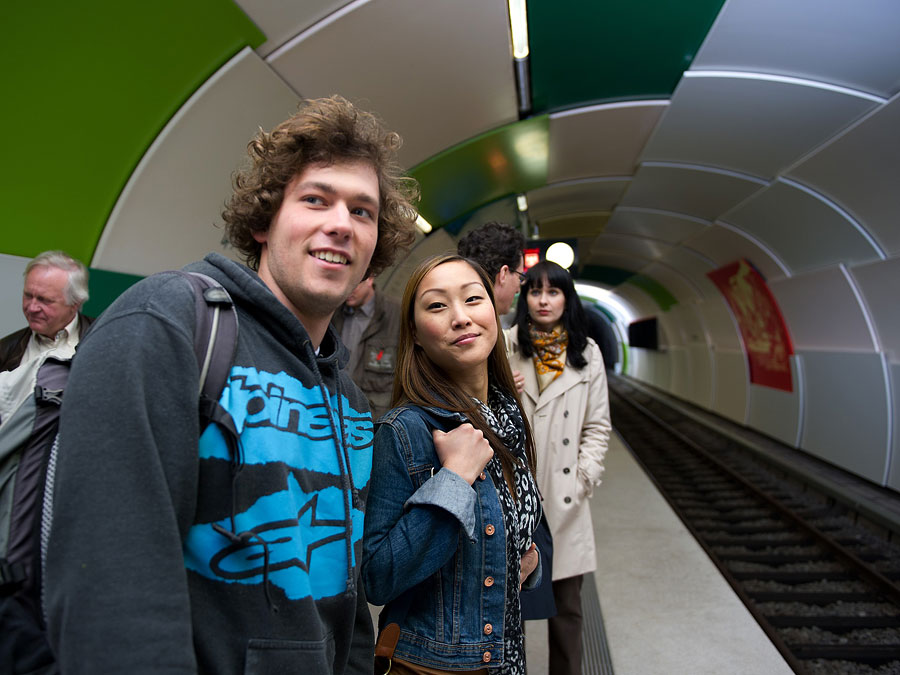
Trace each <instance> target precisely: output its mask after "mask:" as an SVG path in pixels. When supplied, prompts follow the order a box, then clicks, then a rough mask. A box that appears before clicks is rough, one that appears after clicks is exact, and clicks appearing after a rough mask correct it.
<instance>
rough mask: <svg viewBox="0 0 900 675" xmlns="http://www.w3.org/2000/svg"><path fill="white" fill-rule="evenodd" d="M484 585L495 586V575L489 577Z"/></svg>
mask: <svg viewBox="0 0 900 675" xmlns="http://www.w3.org/2000/svg"><path fill="white" fill-rule="evenodd" d="M484 585H485V586H487V587H488V588H490V587H491V586H493V585H494V577H487V578H486V579H485V580H484Z"/></svg>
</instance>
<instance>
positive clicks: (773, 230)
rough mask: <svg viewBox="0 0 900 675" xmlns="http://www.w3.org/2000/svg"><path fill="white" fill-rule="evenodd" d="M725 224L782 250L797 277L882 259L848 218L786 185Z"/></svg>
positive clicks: (756, 197) (763, 194)
mask: <svg viewBox="0 0 900 675" xmlns="http://www.w3.org/2000/svg"><path fill="white" fill-rule="evenodd" d="M722 220H724V221H726V222H728V223H730V224H732V225H736V226H738V227H740V228H741V229H743V230H745V231H746V232H749V233H750V234H751V235H752V236H754V237H755V238H757V239H759V240H760V241H762V242H764V243H765V244H767V245H768V246H769V247H771V248H772V249H773V250H775V251H778V255H779V257H780V258H781V259H782V260H783V261H784V262H785V263H786V264H787V265H788V266H789V267H790V268H791V270H792V271H793V272H794V273H796V272H801V271H805V270H812V269H816V268H820V267H824V266H826V265H834V264H837V263H840V262H855V263H863V262H869V261H871V260H875V259H878V258H880V257H882V255H881V254H880V252H879V251H878V250H877V249H876V248H874V247H873V244H872V241H871V240H870V239H867V238H866V237H865V236H864V234H863V233H861V232H860V231H859V230H858V229H857V228H856V227H855V226H854V224H853V223H852V222H851V221H850V220H848V218H847V217H846V215H845V214H843V213H841V212H840V211H838V210H836V209H835V208H834V207H833V206H832V205H830V204H828V203H826V202H825V201H823V200H822V199H817V198H816V197H815V196H813V194H811V193H810V192H807V191H805V190H802V189H798V187H795V186H793V185H789V184H788V183H785V182H784V181H782V180H779V181H776V182H775V183H773V184H772V185H771V186H770V187H769V188H767V189H765V190H762V191H761V192H759V193H757V194H755V195H753V197H751V198H750V199H748V200H747V201H746V202H744V203H743V204H742V205H741V206H739V207H738V208H737V209H735V210H734V211H732V212H730V213H728V214H726V215H725V216H723V218H722Z"/></svg>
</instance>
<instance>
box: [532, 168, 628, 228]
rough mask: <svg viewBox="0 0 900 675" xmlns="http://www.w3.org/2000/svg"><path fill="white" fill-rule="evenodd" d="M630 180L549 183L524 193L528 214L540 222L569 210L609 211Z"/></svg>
mask: <svg viewBox="0 0 900 675" xmlns="http://www.w3.org/2000/svg"><path fill="white" fill-rule="evenodd" d="M630 182H631V181H630V179H621V178H594V179H584V180H577V181H566V182H565V183H550V184H549V185H545V186H544V187H541V188H538V189H536V190H530V191H529V192H528V193H527V196H528V215H529V216H530V217H531V218H532V219H533V220H537V221H540V220H543V219H546V218H552V217H554V216H558V215H564V214H567V213H572V212H576V213H577V212H584V211H603V212H609V211H612V210H613V208H615V206H616V204H618V203H619V201H620V200H621V199H622V195H623V194H624V193H625V190H626V189H627V188H628V185H629V183H630Z"/></svg>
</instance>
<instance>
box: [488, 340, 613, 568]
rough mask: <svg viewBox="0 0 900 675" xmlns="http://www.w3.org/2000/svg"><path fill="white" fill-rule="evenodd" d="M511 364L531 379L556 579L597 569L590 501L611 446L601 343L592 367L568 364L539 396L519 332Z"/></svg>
mask: <svg viewBox="0 0 900 675" xmlns="http://www.w3.org/2000/svg"><path fill="white" fill-rule="evenodd" d="M506 339H507V345H508V348H509V364H510V366H511V367H512V369H513V370H518V371H520V372H521V373H522V375H523V376H524V377H525V390H524V391H523V392H522V394H521V398H522V405H523V407H524V408H525V414H526V416H527V417H528V421H529V422H530V423H531V426H532V430H533V432H534V446H535V451H536V453H537V481H538V487H540V489H541V493H542V494H543V497H544V510H545V512H546V514H547V521H548V522H549V523H550V531H551V532H552V533H553V579H554V580H557V579H566V578H568V577H572V576H575V575H578V574H586V573H587V572H593V571H594V570H595V569H596V568H597V556H596V550H595V546H594V528H593V524H592V522H591V511H590V505H589V504H588V499H589V498H590V495H591V492H592V491H593V489H594V487H595V486H597V485H599V484H600V475H601V474H602V473H603V456H604V455H605V454H606V449H607V447H608V445H609V434H610V431H611V430H612V426H611V424H610V421H609V397H608V394H607V389H606V369H605V368H604V365H603V357H602V356H601V354H600V349H599V347H597V344H596V343H595V342H594V341H593V340H591V339H590V338H588V346H587V350H586V351H587V353H586V354H585V356H586V358H587V365H586V366H585V367H584V368H582V369H581V370H576V369H575V368H572V367H571V366H569V365H568V364H566V368H565V370H564V371H563V373H562V375H560V376H559V377H558V378H556V379H555V380H554V381H553V382H551V383H550V385H549V386H548V387H547V388H546V389H545V390H544V391H543V392H541V393H538V383H537V375H536V374H535V371H534V362H533V361H532V360H531V358H526V357H523V356H522V354H521V353H520V352H519V345H518V339H517V335H516V328H515V327H513V328H511V329H509V330H507V331H506Z"/></svg>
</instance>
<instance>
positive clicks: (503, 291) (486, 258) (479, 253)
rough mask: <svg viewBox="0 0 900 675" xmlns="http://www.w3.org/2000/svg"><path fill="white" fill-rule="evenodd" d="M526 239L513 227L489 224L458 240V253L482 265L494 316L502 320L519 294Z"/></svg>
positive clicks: (523, 267) (494, 222) (502, 224)
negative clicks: (489, 282) (490, 284)
mask: <svg viewBox="0 0 900 675" xmlns="http://www.w3.org/2000/svg"><path fill="white" fill-rule="evenodd" d="M524 250H525V237H524V236H522V233H521V232H519V230H517V229H516V228H514V227H513V226H512V225H508V224H507V223H500V222H497V221H490V222H487V223H485V224H484V225H481V226H480V227H477V228H476V229H474V230H472V231H471V232H469V233H468V234H467V235H466V236H464V237H463V238H462V239H460V240H459V244H458V245H457V252H458V253H459V254H460V255H461V256H464V257H466V258H470V259H471V260H474V261H475V262H477V263H478V264H479V265H481V266H482V267H483V268H484V270H485V272H487V273H488V276H489V277H490V278H491V279H493V281H494V300H495V302H496V305H497V314H499V315H500V316H503V315H504V314H508V313H509V310H510V309H512V304H513V300H515V298H516V293H518V292H519V286H521V283H522V274H523V273H524V272H525V263H524V258H523V256H522V252H523V251H524Z"/></svg>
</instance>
